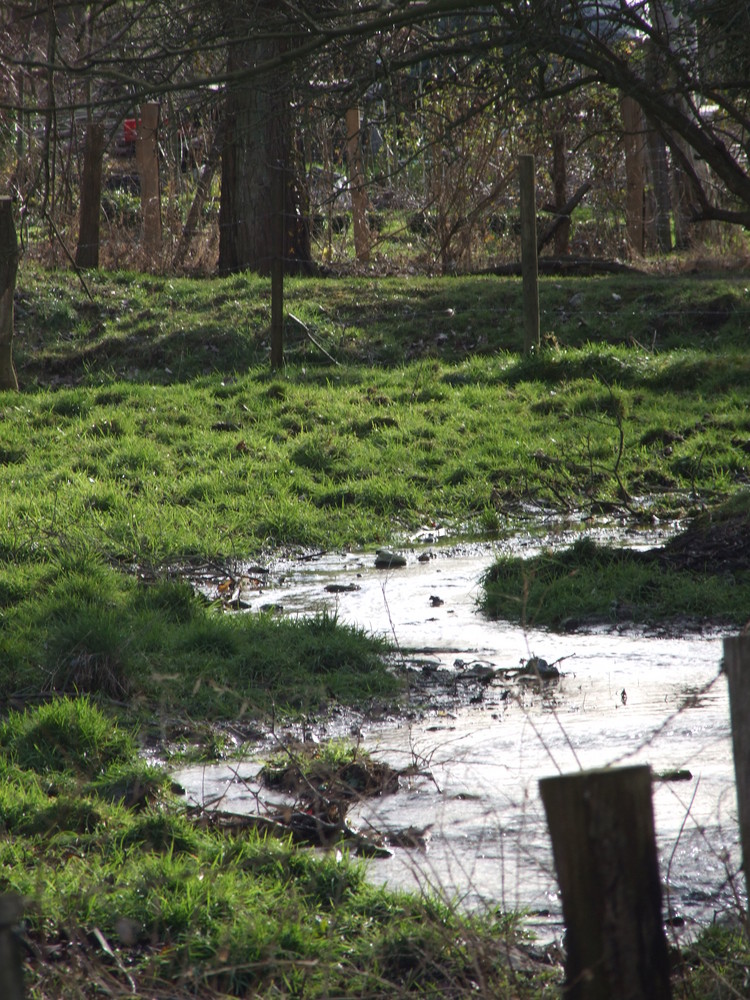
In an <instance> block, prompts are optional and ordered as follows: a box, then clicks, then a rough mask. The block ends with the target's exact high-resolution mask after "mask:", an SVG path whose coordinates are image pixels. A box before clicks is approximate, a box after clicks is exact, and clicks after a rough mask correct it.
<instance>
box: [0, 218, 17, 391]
mask: <svg viewBox="0 0 750 1000" xmlns="http://www.w3.org/2000/svg"><path fill="white" fill-rule="evenodd" d="M18 257H19V253H18V239H17V237H16V227H15V226H14V225H13V203H12V202H11V200H10V198H0V389H18V379H17V378H16V369H15V368H14V367H13V293H14V292H15V290H16V274H17V273H18Z"/></svg>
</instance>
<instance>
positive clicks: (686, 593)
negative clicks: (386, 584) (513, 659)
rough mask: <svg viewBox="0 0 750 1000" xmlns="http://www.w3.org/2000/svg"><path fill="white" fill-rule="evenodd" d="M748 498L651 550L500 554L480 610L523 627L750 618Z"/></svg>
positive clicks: (583, 543)
mask: <svg viewBox="0 0 750 1000" xmlns="http://www.w3.org/2000/svg"><path fill="white" fill-rule="evenodd" d="M748 538H750V493H748V492H747V491H744V492H741V493H739V494H737V495H735V496H734V497H732V499H731V500H730V501H728V502H727V503H726V504H724V505H721V506H719V507H718V508H715V509H713V510H712V511H711V512H710V514H709V513H704V514H703V515H701V516H700V517H699V518H697V519H696V521H695V522H694V525H693V527H692V528H691V529H690V531H689V532H688V533H687V534H686V535H684V536H682V537H678V538H676V539H675V540H674V541H672V542H670V543H668V544H667V546H666V548H665V549H664V550H663V551H657V550H651V551H648V552H640V551H633V550H632V549H624V548H613V547H611V546H607V545H597V544H596V543H595V542H594V541H592V540H591V539H590V538H585V537H584V538H581V539H579V540H578V541H576V542H575V543H574V544H573V545H572V546H571V547H570V548H569V549H566V550H564V551H545V552H542V553H540V554H539V555H537V556H534V557H533V558H531V559H519V558H511V557H505V558H502V559H499V560H498V561H497V562H496V563H495V564H494V565H493V566H492V567H491V568H490V569H489V570H488V571H487V574H486V576H485V578H484V581H483V595H482V607H483V609H484V611H485V612H486V613H487V614H489V615H492V616H493V617H497V618H507V619H509V620H511V621H518V622H521V623H522V624H523V625H524V626H527V625H528V626H542V627H551V628H557V629H575V628H580V627H581V626H590V625H601V624H615V623H618V622H619V623H621V622H629V623H637V624H649V625H654V624H662V625H663V624H670V623H671V624H672V625H673V627H675V628H677V629H679V628H684V627H685V625H686V623H687V624H694V623H696V622H697V623H707V624H709V625H722V626H724V627H740V628H741V627H743V626H744V625H745V624H746V623H747V621H748V617H749V616H750V610H749V609H750V552H749V551H748Z"/></svg>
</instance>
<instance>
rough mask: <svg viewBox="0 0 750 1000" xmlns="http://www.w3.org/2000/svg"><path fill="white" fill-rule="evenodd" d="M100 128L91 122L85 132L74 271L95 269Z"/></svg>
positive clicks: (102, 130) (100, 124)
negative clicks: (85, 268)
mask: <svg viewBox="0 0 750 1000" xmlns="http://www.w3.org/2000/svg"><path fill="white" fill-rule="evenodd" d="M103 155H104V125H103V124H102V123H101V122H91V123H90V124H89V127H88V130H87V132H86V149H85V151H84V154H83V173H82V176H81V210H80V214H79V221H78V246H77V247H76V267H99V215H100V213H101V206H102V157H103Z"/></svg>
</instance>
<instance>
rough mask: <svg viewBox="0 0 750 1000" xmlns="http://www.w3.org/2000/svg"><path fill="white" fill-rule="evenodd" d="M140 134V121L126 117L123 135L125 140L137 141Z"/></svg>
mask: <svg viewBox="0 0 750 1000" xmlns="http://www.w3.org/2000/svg"><path fill="white" fill-rule="evenodd" d="M137 134H138V122H137V121H136V119H135V118H126V119H125V121H124V122H123V125H122V137H123V139H124V140H125V142H135V140H136V136H137Z"/></svg>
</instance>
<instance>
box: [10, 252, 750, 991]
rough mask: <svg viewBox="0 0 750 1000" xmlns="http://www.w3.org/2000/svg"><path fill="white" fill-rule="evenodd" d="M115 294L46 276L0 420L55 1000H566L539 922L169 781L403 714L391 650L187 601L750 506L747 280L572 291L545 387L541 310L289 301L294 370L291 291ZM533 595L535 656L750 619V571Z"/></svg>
mask: <svg viewBox="0 0 750 1000" xmlns="http://www.w3.org/2000/svg"><path fill="white" fill-rule="evenodd" d="M86 281H87V284H88V286H89V289H90V291H91V293H92V296H93V302H92V301H90V300H89V298H88V297H87V295H86V294H85V293H84V291H83V289H82V287H81V286H80V285H79V284H77V283H76V281H75V280H74V279H73V277H72V276H71V275H70V274H69V273H67V272H60V273H46V272H43V271H41V270H39V269H36V268H35V266H34V265H32V264H31V263H29V262H28V261H24V262H22V266H21V270H20V273H19V280H18V301H17V337H16V342H15V358H16V363H17V367H18V370H19V378H20V382H21V392H20V393H10V392H5V393H2V394H0V428H1V429H2V434H1V435H0V498H1V499H0V504H1V506H0V524H1V525H2V531H1V533H0V697H2V698H3V699H4V703H5V704H6V705H15V706H17V707H18V708H20V709H25V706H28V705H36V707H34V708H31V709H28V710H17V711H10V710H9V711H7V712H6V714H5V717H4V719H3V722H2V725H1V726H0V777H2V781H0V822H1V823H2V826H3V830H4V833H6V834H7V836H4V837H3V838H2V840H0V890H2V891H5V892H17V893H20V894H22V895H23V896H25V897H27V898H28V899H29V900H30V901H31V904H30V906H29V907H28V909H27V913H26V916H25V928H26V933H27V934H28V936H29V940H30V941H31V942H33V946H34V947H36V948H37V949H38V950H37V951H35V952H34V954H35V956H36V958H35V959H33V960H31V961H30V981H29V984H28V985H29V989H30V992H31V996H33V997H35V998H39V1000H42V998H45V1000H46V998H47V997H52V996H55V997H74V996H75V997H79V996H82V995H84V994H83V993H82V992H81V991H82V990H84V991H85V990H89V993H88V994H86V995H91V996H94V995H101V993H102V992H107V991H109V992H110V993H111V994H114V995H117V993H118V991H119V992H120V993H122V991H123V990H124V991H129V992H130V993H131V994H132V993H134V992H135V993H138V992H140V993H141V994H142V995H146V994H148V995H153V996H160V995H161V996H166V995H169V996H171V997H179V996H188V995H192V996H195V995H200V996H205V997H212V996H219V995H224V996H226V995H235V996H243V995H259V996H269V997H271V996H305V997H316V996H320V997H336V996H347V997H351V996H378V995H381V996H382V995H398V994H400V993H406V992H418V993H421V994H424V995H434V996H437V995H440V996H466V995H469V994H470V993H471V994H472V995H474V994H476V993H477V992H479V994H480V995H482V994H484V995H487V996H489V995H493V996H507V997H519V998H522V1000H525V998H527V997H528V998H529V1000H531V998H532V997H537V998H541V997H545V996H551V995H553V994H555V991H556V989H557V986H556V981H557V979H556V976H557V973H556V972H555V971H554V970H549V969H546V970H545V969H543V968H541V967H539V966H537V968H536V970H535V973H534V975H533V976H529V977H526V976H523V975H521V974H519V973H514V972H512V971H511V966H510V964H509V963H508V962H507V961H506V956H507V952H508V949H510V948H512V947H513V946H514V945H515V944H516V943H517V942H518V933H519V930H518V923H517V918H515V917H513V916H502V915H498V914H495V913H490V914H483V915H481V916H477V917H467V916H465V915H461V914H460V913H459V912H458V910H457V908H456V907H455V906H453V905H452V904H451V903H450V902H446V901H441V900H436V899H422V898H419V899H418V898H416V897H410V896H403V895H400V894H395V893H388V892H386V891H384V890H381V889H375V888H373V887H372V886H369V885H368V884H367V882H366V879H365V875H364V870H363V869H362V867H361V866H360V865H359V864H358V863H355V862H353V861H351V860H350V859H348V858H346V857H344V858H342V859H337V858H336V856H335V855H328V856H325V857H318V856H315V855H313V854H311V853H309V852H306V851H302V850H300V849H298V848H293V847H292V845H291V843H286V842H279V841H271V840H265V839H262V838H260V837H258V836H257V835H256V834H255V833H252V832H244V833H242V834H239V835H235V836H230V835H228V834H226V833H221V832H218V831H216V830H209V829H206V828H204V827H202V826H201V825H200V824H199V823H197V822H196V821H194V819H192V818H191V817H190V816H189V815H188V814H187V812H186V811H185V809H184V807H183V805H182V803H181V802H180V800H179V799H178V798H176V797H175V796H174V794H173V793H172V791H171V790H170V785H169V781H168V779H167V778H166V776H165V775H164V773H163V772H161V771H159V769H157V768H153V767H149V766H148V765H146V764H144V763H143V761H142V760H140V759H139V758H138V756H137V750H138V749H142V748H143V747H145V746H153V745H154V744H155V743H158V744H159V745H161V747H162V749H164V748H165V747H166V748H169V747H172V748H178V749H180V750H183V751H185V750H186V749H187V750H189V747H188V748H185V746H184V742H183V740H184V736H185V733H186V732H187V733H188V742H190V740H192V739H194V738H197V735H199V734H201V733H203V736H204V739H205V744H206V748H205V750H204V753H205V754H209V755H214V756H220V755H222V754H223V753H225V752H226V750H227V743H226V741H225V740H223V739H222V735H221V731H220V730H217V729H216V728H215V726H214V727H213V728H212V725H213V724H216V723H222V722H225V721H227V720H232V722H234V723H237V722H241V721H242V720H243V719H245V718H246V719H248V720H256V719H258V718H268V717H269V715H271V714H273V713H282V714H283V713H294V714H296V715H300V714H305V713H312V712H317V711H319V710H321V709H325V708H326V707H328V706H330V705H332V704H333V703H336V702H345V703H349V704H353V705H357V706H361V705H363V704H366V703H367V702H368V700H370V699H378V700H379V701H381V702H386V703H392V702H393V701H394V700H395V699H397V697H398V692H399V686H398V680H397V678H396V677H395V675H394V673H393V672H392V671H391V670H390V668H389V665H388V659H387V654H388V650H387V648H386V647H385V645H384V644H383V643H382V642H380V641H379V640H374V639H373V638H372V637H369V636H367V635H365V634H363V633H362V632H361V631H359V630H357V629H351V628H346V627H344V626H342V625H341V624H340V623H338V622H337V621H336V620H335V619H332V618H330V617H318V618H314V619H311V620H309V621H298V620H291V619H285V618H283V617H280V618H279V617H274V616H271V615H259V616H255V615H253V616H249V615H233V614H229V613H227V612H226V610H224V609H223V608H222V607H221V605H220V604H216V605H211V604H208V603H207V602H206V601H204V600H202V599H201V598H200V597H198V596H197V595H196V594H195V593H194V592H193V590H192V588H191V587H190V585H189V584H188V582H187V581H186V577H187V576H188V575H189V574H188V572H187V568H189V566H190V565H191V564H192V563H193V562H194V561H196V560H201V561H207V560H208V561H211V563H212V564H213V565H218V566H223V565H226V564H233V562H234V561H235V560H240V559H252V558H261V557H262V554H263V553H266V552H269V551H272V550H278V548H279V547H284V546H307V547H311V546H314V547H320V548H334V547H373V548H374V547H376V546H378V545H382V544H388V543H394V542H397V541H398V540H399V538H401V537H402V536H403V535H404V534H405V533H407V532H408V531H409V530H411V529H412V528H414V527H416V526H418V525H420V524H422V523H424V522H436V523H440V524H442V525H444V526H447V527H448V528H449V529H450V531H452V532H453V533H454V534H462V535H465V536H474V535H476V534H482V535H487V534H494V535H500V534H503V533H504V532H506V531H512V530H513V528H514V526H515V525H516V524H517V523H518V520H519V519H522V518H527V517H528V514H529V511H530V510H531V511H539V510H543V511H545V512H547V513H558V514H560V515H564V516H570V515H573V516H574V517H578V516H579V515H580V514H597V513H600V512H605V513H608V514H615V515H616V516H619V517H627V518H628V519H631V518H632V519H635V520H650V519H652V518H656V519H659V518H664V519H671V518H674V517H677V516H684V515H686V514H691V513H695V512H696V511H699V510H701V509H703V508H705V507H706V506H709V505H710V506H712V505H714V504H715V503H716V502H718V501H720V500H727V499H729V500H730V501H733V502H734V503H735V504H742V503H744V500H743V496H744V494H743V490H744V489H745V487H746V485H747V482H748V454H749V453H750V418H749V417H748V412H747V403H748V393H747V385H748V384H750V355H749V354H748V351H747V345H746V329H747V317H748V312H749V310H750V294H748V291H747V288H746V282H745V281H744V280H743V279H742V278H736V277H732V276H726V275H719V276H706V277H703V278H701V277H694V276H693V277H689V278H687V277H680V276H674V275H673V276H670V277H668V278H666V277H659V276H642V275H639V276H628V275H619V276H615V277H608V278H587V279H575V278H565V279H560V280H556V279H543V280H542V282H541V306H542V317H543V318H542V324H543V334H544V341H543V346H542V349H541V350H540V351H539V352H538V353H537V354H536V355H535V356H533V357H530V358H523V357H522V356H520V354H519V346H520V344H521V341H522V313H521V291H520V284H519V282H517V281H515V280H513V279H502V278H493V277H480V278H460V279H427V278H409V279H408V280H405V279H400V278H393V279H377V280H376V279H374V278H369V277H358V278H348V279H346V280H336V279H319V280H317V279H316V280H310V281H304V282H303V281H289V282H288V283H287V285H286V310H287V315H288V317H289V318H288V320H287V325H286V358H287V363H286V365H285V367H284V368H283V369H282V370H281V371H280V372H276V373H272V372H270V371H269V369H268V351H269V332H270V331H269V327H270V301H269V287H268V283H267V282H265V281H263V280H260V279H257V278H254V277H252V276H248V275H239V276H235V277H232V278H227V279H223V280H214V279H172V278H167V277H160V276H153V275H142V274H134V273H105V272H98V273H95V274H89V275H87V277H86ZM292 315H293V316H294V317H295V318H294V319H293V318H291V317H292ZM733 498H734V499H733ZM641 568H642V567H641ZM502 572H503V573H506V572H507V574H508V575H507V576H505V577H503V576H502V575H501V573H500V571H499V570H498V571H497V574H498V575H497V579H496V581H495V582H496V583H498V585H499V590H500V592H501V597H502V600H503V601H505V604H502V605H501V604H498V605H497V607H496V612H497V613H502V614H504V615H507V616H509V617H523V618H524V620H527V621H530V620H532V618H533V620H534V622H535V623H539V622H540V621H541V616H542V615H543V614H544V613H546V611H547V610H549V609H552V608H554V609H556V610H554V612H553V617H552V618H550V621H555V622H559V621H561V620H562V618H563V617H565V616H570V615H571V614H575V615H580V616H582V617H585V616H586V615H588V614H589V613H590V606H587V605H586V595H587V593H590V591H591V590H592V588H596V589H597V590H598V591H599V592H600V598H599V610H601V603H602V601H604V602H605V605H606V607H607V608H610V607H611V606H612V607H613V608H614V611H615V612H616V613H619V612H620V610H621V609H622V608H623V607H624V605H625V603H626V602H632V603H633V604H634V605H636V604H637V601H641V602H642V606H644V607H645V606H647V605H648V607H649V609H650V612H649V613H651V614H652V613H653V612H654V608H658V609H659V611H658V613H659V614H660V615H661V614H669V613H671V612H670V611H669V605H668V603H667V601H668V600H671V601H672V605H671V607H672V608H674V607H679V608H680V609H681V612H682V613H684V612H685V611H686V610H689V609H690V608H691V607H693V606H694V602H696V601H697V600H700V605H699V607H700V608H701V609H703V610H705V609H706V608H707V607H709V602H712V603H711V604H710V606H711V608H712V609H713V610H714V611H715V612H716V614H717V615H727V616H729V617H732V618H734V616H736V615H738V614H739V611H737V608H738V607H739V608H741V607H742V605H743V601H744V602H745V605H744V606H745V607H746V606H747V603H746V596H745V594H746V591H745V589H743V588H745V586H746V579H745V578H744V577H741V576H740V574H735V579H734V589H732V586H731V585H730V581H729V580H728V579H727V580H724V581H722V580H721V579H716V580H707V579H706V577H705V575H704V576H697V577H696V579H695V580H691V581H687V582H686V583H685V585H684V587H683V585H682V583H681V584H680V587H679V589H677V588H676V586H675V582H674V581H675V577H674V575H673V576H672V577H671V578H670V580H669V581H665V587H664V594H663V595H661V594H659V593H657V592H655V591H654V590H653V589H649V588H653V587H654V582H655V581H657V582H658V580H659V573H658V572H657V573H655V572H654V568H653V567H651V568H650V569H649V571H648V573H647V574H646V576H644V577H639V576H638V574H637V573H636V567H635V566H634V565H628V566H625V565H624V564H623V560H622V558H621V557H620V555H619V554H612V553H607V552H605V551H602V550H599V549H597V548H595V547H592V546H590V545H587V544H583V545H579V546H578V547H576V548H574V550H573V551H572V553H563V554H558V555H555V556H554V557H546V561H545V559H540V560H539V562H538V563H535V564H533V565H532V566H531V567H529V566H521V565H515V566H507V567H506V568H504V569H503V570H502ZM691 572H692V571H691ZM532 577H533V580H532ZM633 581H634V592H635V596H626V595H627V594H629V592H627V591H626V585H629V582H630V583H633ZM527 583H528V584H529V586H528V587H527ZM688 583H689V584H690V587H691V588H692V589H688ZM532 584H533V585H534V586H537V585H539V586H540V587H541V589H539V590H537V591H534V590H533V588H532ZM725 585H726V586H725ZM607 587H609V588H610V590H607V589H606V588H607ZM560 590H564V591H565V592H566V599H567V598H569V597H570V596H571V595H573V594H575V595H577V597H576V599H577V600H579V601H580V607H577V610H574V611H571V610H570V608H568V609H567V610H565V611H563V610H561V609H562V608H563V604H562V599H560V600H558V598H557V597H555V600H554V601H553V600H552V596H551V595H552V594H553V591H555V592H557V591H560ZM502 595H504V596H502ZM662 600H663V601H664V602H665V603H664V604H663V605H659V604H658V603H657V602H659V601H662ZM613 602H616V603H614V604H613ZM587 607H588V608H589V610H587ZM204 729H205V732H203V730H204ZM347 752H348V751H347ZM337 753H339V750H338V749H337V748H336V747H334V748H332V749H331V750H330V754H332V755H333V757H332V758H331V760H330V761H329V762H328V763H329V765H330V767H331V768H332V769H334V770H336V769H337V768H338V767H339V764H338V757H336V754H337ZM345 759H346V754H344V756H343V757H342V765H343V764H344V761H345ZM102 941H103V942H104V944H102ZM719 944H720V950H719V957H718V958H717V957H716V956H715V951H711V948H714V949H715V948H716V947H717V946H716V943H715V942H714V943H713V944H712V943H711V941H708V939H707V940H706V942H704V943H702V944H701V943H699V945H697V946H696V951H695V952H691V953H690V955H689V956H688V957H686V959H685V963H684V964H683V967H682V974H683V975H684V979H682V980H680V983H679V984H678V987H676V988H677V989H679V990H682V991H683V992H682V993H679V994H678V995H685V996H690V995H704V992H703V990H704V986H705V985H706V983H707V982H708V976H709V972H708V971H707V970H710V969H711V968H717V967H719V968H720V974H717V975H716V976H715V977H714V978H713V979H712V980H711V982H712V983H713V984H714V985H715V986H716V989H717V990H720V989H721V988H723V987H720V986H719V985H717V984H720V983H721V981H722V980H721V976H725V977H726V979H727V981H728V982H730V983H731V984H733V986H732V988H734V989H736V990H737V991H739V992H740V993H742V992H743V989H744V988H745V987H744V986H743V985H742V973H741V971H740V965H741V962H742V961H743V956H745V959H746V947H747V945H746V940H745V939H742V940H740V939H739V938H737V939H735V938H731V939H730V938H726V939H723V943H721V942H720V943H719ZM105 946H106V947H105ZM701 948H703V950H701ZM107 949H109V950H107ZM32 950H33V949H32ZM722 963H724V964H722ZM745 964H747V963H746V962H745ZM82 970H85V971H84V973H83V974H82ZM92 970H96V975H91V971H92ZM97 977H98V978H97ZM82 983H84V985H83V986H82ZM693 983H697V984H698V988H697V992H695V991H694V992H692V993H691V990H692V989H693V987H692V984H693ZM102 984H103V985H102ZM97 991H98V993H97ZM716 995H717V996H719V995H722V994H721V992H717V993H716ZM723 995H727V994H726V992H725V993H724V994H723Z"/></svg>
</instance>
